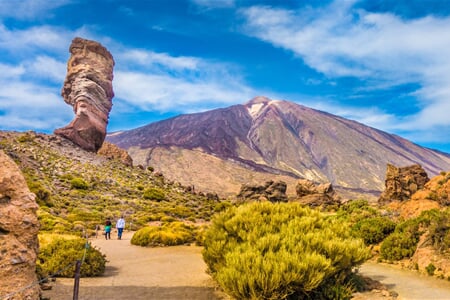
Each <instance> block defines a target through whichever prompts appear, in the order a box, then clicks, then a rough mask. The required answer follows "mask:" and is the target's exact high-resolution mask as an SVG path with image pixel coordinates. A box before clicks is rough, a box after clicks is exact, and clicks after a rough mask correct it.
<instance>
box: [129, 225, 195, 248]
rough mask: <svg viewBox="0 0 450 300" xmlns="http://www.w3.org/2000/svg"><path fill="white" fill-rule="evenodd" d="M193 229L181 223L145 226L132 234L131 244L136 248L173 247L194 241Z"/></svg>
mask: <svg viewBox="0 0 450 300" xmlns="http://www.w3.org/2000/svg"><path fill="white" fill-rule="evenodd" d="M194 230H195V229H194V228H193V227H191V226H189V225H186V224H184V223H182V222H171V223H164V224H162V225H161V226H147V227H144V228H141V229H139V230H138V231H136V232H135V233H134V234H133V237H132V238H131V244H133V245H138V246H153V247H154V246H174V245H182V244H186V243H192V242H194V241H195V233H194Z"/></svg>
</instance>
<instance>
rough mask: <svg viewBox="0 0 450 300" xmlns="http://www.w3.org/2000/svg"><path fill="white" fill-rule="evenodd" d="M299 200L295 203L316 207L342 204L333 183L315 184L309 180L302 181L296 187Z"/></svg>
mask: <svg viewBox="0 0 450 300" xmlns="http://www.w3.org/2000/svg"><path fill="white" fill-rule="evenodd" d="M295 191H296V193H297V199H296V200H295V202H300V203H302V204H305V205H308V206H311V207H316V206H329V205H335V204H338V205H339V204H340V203H341V201H340V197H339V196H338V195H337V194H336V192H335V191H334V189H333V186H332V184H331V183H322V184H315V183H314V182H312V181H310V180H307V179H300V180H298V181H297V185H296V186H295Z"/></svg>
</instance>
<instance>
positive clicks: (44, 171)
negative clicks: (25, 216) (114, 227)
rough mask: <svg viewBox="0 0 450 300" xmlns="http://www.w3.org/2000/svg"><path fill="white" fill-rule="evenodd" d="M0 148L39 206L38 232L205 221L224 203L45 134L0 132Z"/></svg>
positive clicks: (92, 232) (71, 231)
mask: <svg viewBox="0 0 450 300" xmlns="http://www.w3.org/2000/svg"><path fill="white" fill-rule="evenodd" d="M0 149H3V150H4V151H5V153H7V154H8V155H9V156H10V157H11V158H13V159H14V161H15V162H16V163H17V164H18V166H19V167H20V169H21V170H22V172H23V174H24V176H25V179H26V180H27V183H28V186H29V188H30V190H31V191H32V192H33V193H35V194H36V200H37V202H38V204H39V210H38V217H39V221H40V223H41V232H56V233H69V234H75V235H78V236H80V234H81V233H83V232H87V233H88V234H89V235H93V234H94V232H95V228H96V226H97V225H102V224H103V223H104V221H105V219H106V218H107V217H110V218H111V219H112V220H113V221H114V220H115V219H117V218H118V217H119V216H120V215H124V216H125V219H126V221H127V226H128V228H127V229H133V230H137V229H139V228H142V227H145V226H146V225H147V224H148V223H149V222H151V221H162V222H171V221H182V222H184V221H189V222H207V221H209V220H210V218H211V216H212V215H213V214H214V213H215V212H217V211H220V210H223V209H224V208H225V207H227V206H228V205H229V204H227V203H229V201H225V200H220V199H217V198H211V197H207V196H206V195H205V194H202V193H193V192H187V191H186V188H185V187H183V186H181V185H180V184H178V183H176V182H171V181H167V180H166V179H165V178H164V176H162V175H161V174H155V173H154V172H153V168H151V167H150V168H147V169H144V168H139V167H128V166H125V165H124V164H122V163H121V162H119V161H116V160H108V159H106V158H104V157H101V156H99V155H96V154H93V153H89V152H85V151H83V150H81V149H78V148H74V146H73V145H72V144H70V143H69V142H67V144H66V143H65V142H64V141H60V140H59V138H56V137H54V136H51V135H45V134H38V133H35V132H25V133H19V132H1V131H0Z"/></svg>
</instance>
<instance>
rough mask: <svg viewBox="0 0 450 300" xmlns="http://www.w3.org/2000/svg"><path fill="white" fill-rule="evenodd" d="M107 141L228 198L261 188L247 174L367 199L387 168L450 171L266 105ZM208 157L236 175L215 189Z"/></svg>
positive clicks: (434, 156)
mask: <svg viewBox="0 0 450 300" xmlns="http://www.w3.org/2000/svg"><path fill="white" fill-rule="evenodd" d="M107 140H108V141H110V142H112V143H115V144H117V145H118V146H120V147H122V148H124V149H127V150H128V152H129V153H130V155H131V156H132V157H133V160H134V162H135V163H139V164H142V165H152V166H153V167H155V168H156V169H157V170H160V171H161V172H163V173H164V174H165V176H167V177H169V178H172V179H175V178H176V180H178V181H180V182H181V183H182V184H193V185H195V186H198V187H200V188H201V189H203V190H207V191H214V192H218V193H220V194H226V193H227V192H228V193H232V192H236V191H237V190H238V188H239V186H240V184H242V183H247V182H253V181H255V180H254V178H252V175H251V174H246V172H243V171H242V170H240V171H238V170H237V169H239V168H241V169H242V168H244V169H245V170H248V171H249V172H250V173H252V174H257V175H258V176H257V177H265V178H267V179H271V178H273V179H277V178H279V177H280V176H282V177H284V178H286V177H287V178H290V179H291V180H288V181H290V182H294V181H295V179H296V178H306V179H310V180H313V181H317V182H325V181H330V182H331V183H332V184H333V185H334V186H335V187H340V188H345V189H349V190H358V191H364V192H374V191H380V190H382V189H383V187H384V176H385V168H386V164H387V163H391V164H394V165H397V166H405V165H410V164H416V163H417V164H420V165H422V166H423V167H424V169H425V170H427V172H428V173H429V175H430V176H431V175H435V174H437V173H438V172H439V171H441V170H448V169H450V155H449V154H445V153H441V152H439V151H434V150H431V149H427V148H423V147H420V146H418V145H416V144H413V143H411V142H409V141H407V140H405V139H403V138H401V137H398V136H395V135H391V134H388V133H385V132H383V131H380V130H376V129H374V128H371V127H368V126H365V125H363V124H360V123H358V122H355V121H351V120H347V119H344V118H341V117H338V116H335V115H332V114H329V113H325V112H321V111H317V110H314V109H311V108H308V107H305V106H301V105H298V104H295V103H292V102H288V101H279V100H270V99H268V98H265V97H257V98H254V99H252V100H251V101H249V102H248V103H246V104H244V105H234V106H231V107H228V108H222V109H216V110H212V111H208V112H203V113H196V114H189V115H181V116H178V117H175V118H171V119H168V120H164V121H160V122H156V123H152V124H149V125H146V126H143V127H140V128H137V129H133V130H129V131H124V132H118V133H114V134H111V135H108V136H107ZM187 153H189V155H188V154H187ZM188 156H189V157H190V158H189V159H188V158H187V157H188ZM208 156H212V157H215V158H216V160H217V159H219V160H221V161H225V162H227V163H228V164H229V168H231V169H233V167H231V165H233V166H234V167H235V168H236V169H235V170H230V171H227V172H223V174H222V175H221V178H220V179H221V182H220V183H217V182H215V181H214V182H213V180H209V179H208V178H209V176H211V175H213V174H215V173H216V172H217V169H219V167H218V166H217V165H216V164H214V163H213V162H211V161H212V159H206V158H205V157H208ZM162 161H164V164H163V163H161V162H162ZM187 161H189V163H188V162H187ZM213 177H214V176H213ZM260 183H261V182H260ZM212 186H214V190H212ZM291 191H292V188H291Z"/></svg>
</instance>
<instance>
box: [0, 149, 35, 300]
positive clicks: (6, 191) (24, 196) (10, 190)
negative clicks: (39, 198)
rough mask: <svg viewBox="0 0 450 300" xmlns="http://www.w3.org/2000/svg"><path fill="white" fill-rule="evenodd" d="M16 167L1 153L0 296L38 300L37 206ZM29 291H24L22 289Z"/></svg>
mask: <svg viewBox="0 0 450 300" xmlns="http://www.w3.org/2000/svg"><path fill="white" fill-rule="evenodd" d="M34 197H35V196H34V194H32V193H31V192H30V190H29V189H28V186H27V184H26V182H25V179H24V177H23V175H22V173H21V172H20V170H19V168H18V167H17V165H16V164H15V163H14V162H13V161H12V160H11V159H10V158H9V157H8V156H7V155H6V154H5V153H4V152H3V151H2V150H0V249H1V250H0V278H1V279H0V281H1V284H0V296H2V299H3V296H5V297H6V296H7V295H11V294H13V293H15V292H17V291H19V290H22V289H23V291H20V292H19V293H17V294H14V295H12V296H11V297H6V298H5V299H10V300H11V299H33V300H34V299H39V285H37V284H36V285H33V284H34V283H36V282H37V277H36V272H35V271H36V256H37V251H38V248H39V243H38V239H37V234H38V230H39V222H38V219H37V215H36V210H37V209H38V205H37V204H36V202H35V200H34ZM30 285H32V286H31V287H29V288H26V289H24V288H25V287H28V286H30Z"/></svg>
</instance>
